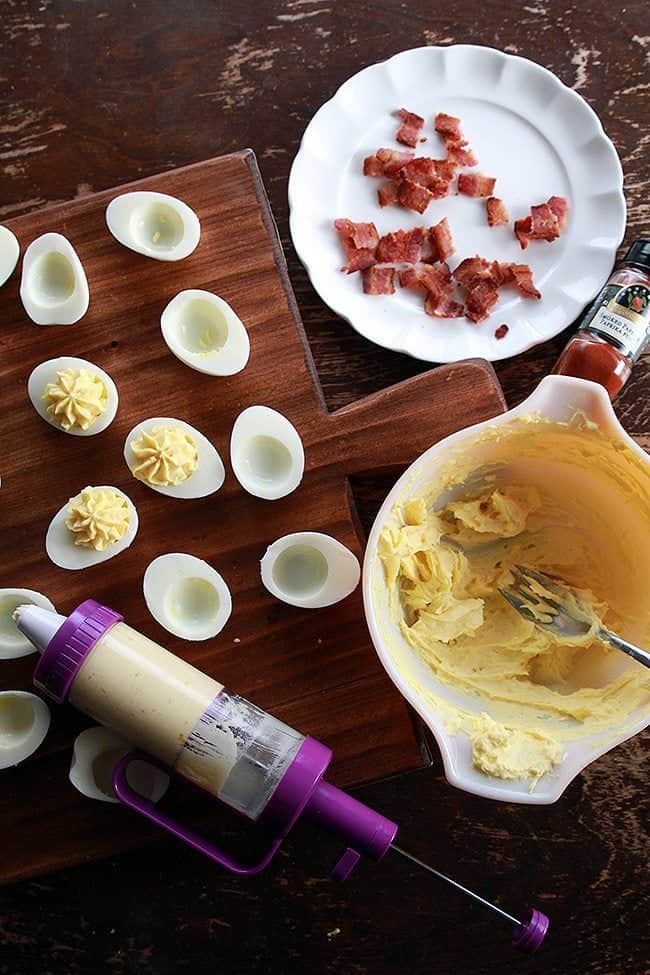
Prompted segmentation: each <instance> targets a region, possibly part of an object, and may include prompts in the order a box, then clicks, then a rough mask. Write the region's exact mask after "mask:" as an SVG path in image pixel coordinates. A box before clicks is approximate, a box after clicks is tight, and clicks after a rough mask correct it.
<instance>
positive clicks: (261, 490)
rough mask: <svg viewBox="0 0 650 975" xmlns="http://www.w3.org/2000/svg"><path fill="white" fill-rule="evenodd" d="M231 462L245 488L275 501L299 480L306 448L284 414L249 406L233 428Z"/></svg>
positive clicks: (266, 408)
mask: <svg viewBox="0 0 650 975" xmlns="http://www.w3.org/2000/svg"><path fill="white" fill-rule="evenodd" d="M230 462H231V464H232V469H233V471H234V473H235V477H236V478H237V480H238V481H239V483H240V484H241V486H242V487H243V488H244V490H245V491H248V493H249V494H253V495H254V496H255V497H256V498H264V499H265V500H267V501H275V500H277V499H278V498H284V497H285V496H286V495H287V494H291V492H292V491H295V490H296V488H297V487H298V485H299V484H300V482H301V481H302V475H303V473H304V470H305V451H304V449H303V446H302V440H301V439H300V434H299V433H298V431H297V430H296V428H295V427H294V425H293V424H292V423H290V422H289V420H287V418H286V416H283V415H282V413H278V412H277V410H272V409H271V408H270V407H269V406H249V407H248V409H246V410H244V411H243V412H242V413H240V414H239V416H238V417H237V419H236V420H235V424H234V426H233V428H232V434H231V437H230Z"/></svg>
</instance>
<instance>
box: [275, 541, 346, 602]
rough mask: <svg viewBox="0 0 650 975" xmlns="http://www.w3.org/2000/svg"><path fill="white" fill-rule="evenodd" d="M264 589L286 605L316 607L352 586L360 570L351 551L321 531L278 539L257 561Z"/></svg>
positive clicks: (343, 595) (335, 600)
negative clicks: (259, 560)
mask: <svg viewBox="0 0 650 975" xmlns="http://www.w3.org/2000/svg"><path fill="white" fill-rule="evenodd" d="M260 568H261V574H262V582H263V584H264V586H265V587H266V589H268V591H269V592H270V593H271V594H272V595H273V596H276V597H277V598H278V599H281V600H282V602H284V603H289V605H290V606H300V607H302V608H303V609H320V608H321V607H323V606H331V605H332V604H333V603H338V602H340V600H341V599H345V597H346V596H349V595H350V593H351V592H353V591H354V589H356V587H357V585H358V583H359V576H360V573H361V569H360V566H359V560H358V559H357V557H356V555H355V554H354V552H351V551H350V549H349V548H346V547H345V545H342V544H341V543H340V542H339V541H337V540H336V539H335V538H332V537H331V535H324V534H323V533H322V532H294V533H292V534H291V535H284V536H283V537H282V538H278V540H277V541H275V542H273V544H272V545H269V547H268V548H267V550H266V553H265V555H264V558H263V559H262V561H261V563H260Z"/></svg>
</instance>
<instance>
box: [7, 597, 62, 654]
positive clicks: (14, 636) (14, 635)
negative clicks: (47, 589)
mask: <svg viewBox="0 0 650 975" xmlns="http://www.w3.org/2000/svg"><path fill="white" fill-rule="evenodd" d="M25 603H31V604H32V605H33V606H41V607H42V608H43V609H49V610H51V611H52V612H53V613H56V609H55V608H54V605H53V604H52V602H51V601H50V600H49V599H48V598H47V596H43V595H42V593H40V592H35V591H34V590H33V589H0V660H13V659H15V658H16V657H26V656H27V655H28V654H30V653H35V652H36V648H35V647H34V644H33V643H31V641H30V640H28V639H27V637H26V636H23V634H22V633H21V632H20V630H19V629H18V627H17V626H16V624H15V623H14V620H13V612H14V610H15V609H16V608H17V607H18V606H23V605H25Z"/></svg>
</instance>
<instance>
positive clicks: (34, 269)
mask: <svg viewBox="0 0 650 975" xmlns="http://www.w3.org/2000/svg"><path fill="white" fill-rule="evenodd" d="M20 300H21V301H22V303H23V307H24V309H25V311H26V312H27V314H28V315H29V317H30V318H31V320H32V321H33V322H35V324H36V325H74V323H75V322H78V321H79V319H80V318H83V316H84V315H85V314H86V312H87V311H88V303H89V300H90V297H89V292H88V281H87V279H86V272H85V271H84V269H83V265H82V263H81V261H80V260H79V258H78V256H77V253H76V251H75V249H74V247H73V246H72V244H71V243H70V241H69V240H67V239H66V238H65V237H63V236H62V235H61V234H43V235H42V236H41V237H37V238H36V240H34V241H32V243H31V244H30V245H29V247H28V248H27V250H26V251H25V256H24V258H23V273H22V277H21V280H20Z"/></svg>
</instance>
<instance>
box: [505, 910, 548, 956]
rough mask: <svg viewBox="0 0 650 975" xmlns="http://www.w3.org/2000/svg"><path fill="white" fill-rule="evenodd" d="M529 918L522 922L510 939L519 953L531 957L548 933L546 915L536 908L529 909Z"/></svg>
mask: <svg viewBox="0 0 650 975" xmlns="http://www.w3.org/2000/svg"><path fill="white" fill-rule="evenodd" d="M529 914H530V917H529V918H528V920H527V921H526V922H523V923H522V924H521V925H520V926H519V927H518V928H517V930H516V931H515V933H514V935H513V938H512V945H513V947H514V948H517V949H518V950H519V951H523V952H525V953H526V954H527V955H532V953H533V952H534V951H537V949H538V948H539V946H540V945H541V943H542V941H543V940H544V938H545V937H546V932H547V931H548V926H549V923H550V922H549V919H548V918H547V916H546V914H542V912H541V911H538V910H537V909H536V908H534V907H533V908H531V910H530V912H529Z"/></svg>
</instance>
